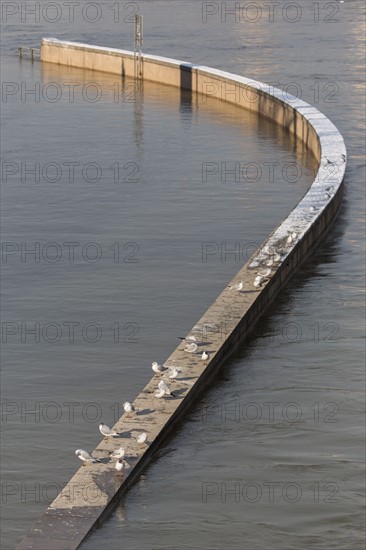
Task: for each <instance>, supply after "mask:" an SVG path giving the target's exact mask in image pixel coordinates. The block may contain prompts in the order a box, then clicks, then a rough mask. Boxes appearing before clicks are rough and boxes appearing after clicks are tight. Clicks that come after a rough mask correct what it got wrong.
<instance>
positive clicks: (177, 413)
mask: <svg viewBox="0 0 366 550" xmlns="http://www.w3.org/2000/svg"><path fill="white" fill-rule="evenodd" d="M41 59H42V60H43V61H48V62H51V63H59V64H62V65H69V66H72V67H80V68H85V69H94V70H98V71H104V72H109V73H113V74H118V75H120V76H121V77H124V76H129V77H132V76H133V75H134V62H133V53H132V52H127V51H123V50H116V49H111V48H102V47H96V46H92V45H87V44H77V43H73V42H62V41H58V40H56V39H44V40H43V41H42V45H41ZM142 77H143V78H144V79H146V80H151V81H155V82H160V83H162V84H168V85H172V86H178V87H180V88H181V89H184V90H191V92H192V94H193V93H198V94H203V96H204V95H206V96H207V95H209V96H214V97H217V98H219V99H221V100H222V101H226V102H229V103H234V104H235V105H238V106H239V107H243V108H245V109H249V110H251V111H255V112H257V113H259V114H261V115H262V116H265V117H268V118H271V119H272V120H273V121H275V122H276V123H277V124H280V125H282V126H284V127H285V128H287V130H288V131H289V132H292V133H293V134H295V135H296V136H297V137H298V138H299V139H301V140H302V141H303V142H304V143H305V144H306V145H307V146H308V147H309V148H310V149H311V150H312V151H313V152H314V154H315V156H316V157H317V159H318V160H319V169H318V173H317V176H316V178H315V181H314V182H313V183H312V185H311V187H310V189H309V191H308V192H307V193H306V195H305V196H304V197H303V198H302V200H301V201H300V202H299V204H298V205H297V206H296V208H294V210H293V211H292V212H291V213H290V214H289V215H288V217H287V218H286V219H285V220H284V221H283V222H282V223H281V224H280V226H279V227H277V228H276V229H275V230H274V231H273V232H272V234H271V235H270V236H269V237H268V239H267V241H266V242H265V243H263V245H262V246H261V247H260V249H259V250H258V251H257V252H256V253H255V254H254V255H253V256H252V258H251V259H250V260H249V261H248V262H247V263H246V264H245V265H244V266H243V267H242V268H241V269H240V271H239V272H238V273H237V274H236V276H235V277H234V279H233V280H232V281H231V283H230V284H231V285H232V284H234V283H237V282H238V281H243V290H242V291H241V292H238V291H233V290H230V289H229V288H228V287H227V288H225V289H224V290H223V292H222V293H221V294H220V295H219V296H218V298H217V299H216V300H215V302H214V303H213V304H212V305H211V306H210V307H209V309H208V310H207V311H206V312H205V314H204V315H203V316H202V317H201V319H200V320H199V321H198V323H197V325H195V327H193V328H192V334H196V335H197V337H198V338H201V339H202V340H204V341H205V348H206V349H209V350H211V352H210V357H209V359H208V360H207V361H203V360H202V359H201V356H200V354H199V355H196V354H191V353H187V352H185V353H182V350H183V349H184V345H180V346H178V347H177V348H176V349H175V350H174V351H173V353H172V354H171V355H170V357H169V358H168V359H167V361H166V363H167V364H170V365H174V366H177V367H179V368H181V369H182V371H183V372H184V373H187V372H189V375H190V376H189V377H190V381H189V383H187V382H185V381H183V380H180V379H179V378H177V379H176V380H174V381H172V382H171V386H172V387H173V389H174V390H175V392H176V393H177V397H175V398H174V399H166V400H158V399H157V398H156V397H154V392H155V390H156V386H157V382H158V381H157V378H158V377H154V378H152V379H151V380H150V382H149V383H148V384H147V385H146V386H145V388H144V389H143V390H142V392H141V393H140V394H139V395H138V396H137V397H136V399H135V400H134V405H135V407H136V409H137V411H140V413H139V414H138V413H133V414H132V415H130V416H127V415H123V416H122V417H121V418H120V420H119V421H118V422H117V423H116V425H115V426H114V427H115V429H116V430H117V431H118V433H121V434H122V435H121V438H109V440H108V441H107V442H105V441H102V442H101V443H100V444H99V445H98V447H97V448H96V449H95V451H94V455H95V456H96V457H98V458H100V459H101V461H102V463H101V464H91V465H90V466H88V467H86V468H80V470H79V471H78V472H77V473H76V474H75V475H74V477H73V478H72V479H71V480H70V482H69V483H68V484H67V485H66V487H65V488H64V489H63V490H62V492H61V493H60V495H59V496H58V497H57V498H56V499H55V501H54V502H53V503H52V504H51V505H50V506H49V508H48V509H47V510H46V512H45V514H44V516H43V517H42V518H41V519H40V521H39V522H38V523H37V525H36V526H35V528H34V529H33V530H31V531H30V532H29V533H28V535H27V536H26V537H25V538H24V539H23V541H22V542H21V543H20V545H19V546H18V549H25V548H34V549H37V550H42V549H43V548H44V549H47V550H49V549H50V548H52V549H53V550H56V549H62V550H68V549H70V550H71V549H76V548H77V547H78V546H79V545H80V543H81V542H82V541H83V539H84V538H85V537H86V536H87V534H88V533H89V532H90V530H91V529H92V528H93V527H94V526H95V525H96V524H97V523H98V522H99V521H101V520H102V519H103V517H105V515H106V514H108V513H109V512H110V511H111V509H112V508H113V507H114V506H115V504H116V503H117V502H118V499H119V498H120V497H121V495H122V494H123V493H124V492H125V491H126V490H127V488H128V487H129V485H131V484H132V483H133V482H134V481H135V480H136V479H138V477H139V475H140V474H141V472H142V470H143V469H144V468H145V467H146V465H147V464H148V463H149V461H150V460H151V457H152V456H153V453H154V452H155V451H156V450H157V448H158V447H159V446H160V445H161V443H162V442H163V441H164V439H165V438H166V437H167V435H168V434H169V433H170V432H171V430H172V429H173V428H174V426H175V425H176V423H177V422H178V421H179V420H180V419H181V418H182V416H183V414H184V413H185V411H186V410H187V409H188V408H189V407H190V405H191V403H192V400H193V399H195V398H196V396H197V395H198V393H199V392H201V391H202V389H203V388H205V387H206V386H207V384H208V383H209V381H210V379H211V378H212V376H214V374H215V372H216V371H217V369H218V368H219V367H220V366H221V365H222V364H223V363H224V362H225V361H226V360H227V359H228V357H229V356H230V355H231V354H232V353H233V352H234V351H235V350H236V349H237V347H238V346H239V345H240V344H242V343H243V341H244V340H245V338H246V337H247V336H248V335H249V333H250V331H251V330H252V329H253V327H254V326H255V323H256V322H257V320H258V319H259V317H260V316H261V315H262V314H263V313H264V312H265V310H266V309H267V308H268V306H269V305H270V304H272V303H273V301H274V299H275V297H276V296H277V294H278V293H279V292H280V290H281V289H282V288H283V286H284V285H285V284H286V283H287V281H288V280H289V278H290V277H291V275H292V274H293V273H294V272H295V271H296V270H297V269H298V267H299V266H300V265H301V263H302V262H304V260H305V259H306V258H307V256H308V255H309V254H310V253H311V252H312V250H313V249H314V247H315V246H316V245H317V244H318V243H319V240H320V239H321V237H322V236H323V235H324V234H325V233H326V232H327V231H328V229H329V227H330V225H331V222H332V221H333V219H334V217H335V215H336V213H337V210H338V208H339V205H340V201H341V193H342V182H343V177H344V172H345V169H346V148H345V145H344V142H343V138H342V136H341V135H340V133H339V132H338V130H337V128H336V127H335V126H334V125H333V124H332V123H331V122H330V120H328V119H327V117H325V116H324V115H323V114H322V113H320V112H319V111H318V110H317V109H315V108H314V107H312V106H311V105H308V104H307V103H305V102H303V101H301V100H299V99H297V98H295V97H293V96H288V95H286V97H284V93H283V92H282V91H281V90H277V89H273V88H270V87H269V86H267V85H265V84H262V83H260V82H255V81H250V80H249V79H247V78H244V77H241V76H237V75H234V74H230V73H226V72H224V71H218V70H215V69H210V68H208V67H203V66H200V65H192V64H189V63H184V62H181V61H177V60H172V59H167V58H163V57H157V56H152V55H144V56H143V59H142ZM293 233H296V236H294V237H293V238H290V239H289V236H291V234H293ZM291 239H292V240H291ZM289 241H291V242H289ZM271 249H273V250H275V251H277V253H278V256H277V261H276V258H274V256H273V254H269V253H268V250H270V251H271ZM271 262H272V263H271ZM268 264H270V267H269V266H268ZM268 269H271V272H270V274H269V276H268V280H266V282H265V283H264V284H263V285H262V286H261V287H260V288H258V289H257V288H255V287H254V285H253V282H254V279H255V277H256V276H257V273H258V271H262V270H268ZM217 329H219V330H217ZM202 349H204V348H202ZM141 430H144V431H146V432H147V434H148V446H146V447H143V448H141V446H139V445H137V443H136V441H135V439H134V438H133V437H131V438H125V439H124V438H123V433H125V432H128V433H131V434H132V435H133V434H134V433H138V432H139V431H141ZM121 443H122V444H123V446H124V447H125V451H126V456H127V457H128V461H129V462H130V464H131V469H130V470H128V471H127V472H128V473H127V474H126V475H125V476H124V477H123V478H117V477H116V475H115V470H114V462H113V461H111V460H110V459H109V453H110V452H111V451H113V450H114V449H116V448H117V447H119V446H120V445H121Z"/></svg>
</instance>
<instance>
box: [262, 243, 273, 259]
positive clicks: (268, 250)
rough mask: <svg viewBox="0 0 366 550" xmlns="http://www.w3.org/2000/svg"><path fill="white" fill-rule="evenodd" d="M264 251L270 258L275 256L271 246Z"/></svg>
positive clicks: (267, 246) (267, 245)
mask: <svg viewBox="0 0 366 550" xmlns="http://www.w3.org/2000/svg"><path fill="white" fill-rule="evenodd" d="M263 250H264V252H265V254H268V256H271V255H272V254H273V248H272V247H271V246H270V245H269V244H266V246H265V247H264V248H263Z"/></svg>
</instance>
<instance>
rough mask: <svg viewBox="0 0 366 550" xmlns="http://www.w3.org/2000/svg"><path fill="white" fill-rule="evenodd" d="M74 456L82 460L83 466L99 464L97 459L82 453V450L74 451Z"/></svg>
mask: <svg viewBox="0 0 366 550" xmlns="http://www.w3.org/2000/svg"><path fill="white" fill-rule="evenodd" d="M75 454H76V456H77V457H78V458H80V460H82V461H83V462H84V463H83V466H86V464H87V463H88V462H100V460H99V458H94V457H93V456H92V455H90V454H89V453H88V452H87V451H84V450H83V449H76V451H75Z"/></svg>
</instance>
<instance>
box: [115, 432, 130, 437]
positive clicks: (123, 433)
mask: <svg viewBox="0 0 366 550" xmlns="http://www.w3.org/2000/svg"><path fill="white" fill-rule="evenodd" d="M122 438H124V439H130V438H131V434H130V432H129V431H128V432H119V433H118V434H117V435H114V436H113V439H122Z"/></svg>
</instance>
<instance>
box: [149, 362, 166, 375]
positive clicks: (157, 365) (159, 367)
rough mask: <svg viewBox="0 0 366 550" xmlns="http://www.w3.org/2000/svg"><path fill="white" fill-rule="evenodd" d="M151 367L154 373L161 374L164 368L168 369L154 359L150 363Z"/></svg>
mask: <svg viewBox="0 0 366 550" xmlns="http://www.w3.org/2000/svg"><path fill="white" fill-rule="evenodd" d="M151 368H152V370H153V371H154V372H155V373H156V374H161V373H162V372H164V371H165V370H168V367H164V365H160V363H157V362H156V361H154V362H153V363H152V364H151Z"/></svg>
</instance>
